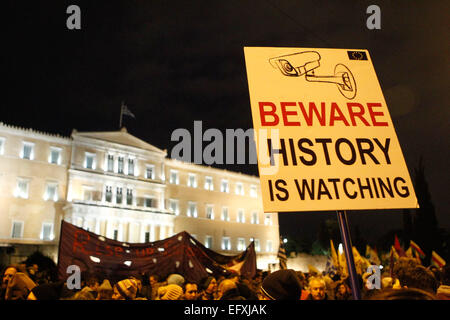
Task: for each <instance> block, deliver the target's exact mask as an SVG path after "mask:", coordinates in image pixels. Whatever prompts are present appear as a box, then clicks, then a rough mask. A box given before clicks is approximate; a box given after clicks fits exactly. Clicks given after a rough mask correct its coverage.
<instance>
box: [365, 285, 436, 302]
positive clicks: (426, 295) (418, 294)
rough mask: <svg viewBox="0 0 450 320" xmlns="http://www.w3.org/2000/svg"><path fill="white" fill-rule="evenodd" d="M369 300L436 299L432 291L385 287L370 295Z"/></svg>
mask: <svg viewBox="0 0 450 320" xmlns="http://www.w3.org/2000/svg"><path fill="white" fill-rule="evenodd" d="M369 300H436V297H435V296H434V295H433V294H431V293H430V292H427V291H424V290H420V289H416V288H401V289H383V290H380V291H379V292H377V293H375V294H374V295H372V296H370V298H369Z"/></svg>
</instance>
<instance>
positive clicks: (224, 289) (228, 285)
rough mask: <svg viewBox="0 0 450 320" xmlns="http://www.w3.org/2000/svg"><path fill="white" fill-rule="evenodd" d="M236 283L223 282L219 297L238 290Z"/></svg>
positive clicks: (228, 280) (220, 286) (231, 281)
mask: <svg viewBox="0 0 450 320" xmlns="http://www.w3.org/2000/svg"><path fill="white" fill-rule="evenodd" d="M236 288H237V287H236V282H235V281H233V280H231V279H225V280H223V281H222V282H220V284H219V287H218V293H219V297H222V296H223V295H224V294H225V292H227V291H229V290H232V289H236Z"/></svg>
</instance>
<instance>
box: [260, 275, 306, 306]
mask: <svg viewBox="0 0 450 320" xmlns="http://www.w3.org/2000/svg"><path fill="white" fill-rule="evenodd" d="M302 288H303V287H302V285H301V283H300V280H299V279H298V276H297V274H296V272H295V271H294V270H291V269H283V270H278V271H275V272H272V273H270V274H268V275H267V276H266V277H265V278H264V280H263V282H262V284H261V296H260V299H261V300H300V296H301V293H302Z"/></svg>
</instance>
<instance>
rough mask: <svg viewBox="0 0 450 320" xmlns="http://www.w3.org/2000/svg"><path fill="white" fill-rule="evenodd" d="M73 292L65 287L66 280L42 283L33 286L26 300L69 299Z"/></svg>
mask: <svg viewBox="0 0 450 320" xmlns="http://www.w3.org/2000/svg"><path fill="white" fill-rule="evenodd" d="M74 294H75V293H74V292H73V291H72V290H70V289H69V288H67V285H66V281H56V282H49V283H43V284H40V285H38V286H36V287H34V288H33V289H32V290H31V292H30V294H29V295H28V297H27V300H70V299H72V298H73V297H74Z"/></svg>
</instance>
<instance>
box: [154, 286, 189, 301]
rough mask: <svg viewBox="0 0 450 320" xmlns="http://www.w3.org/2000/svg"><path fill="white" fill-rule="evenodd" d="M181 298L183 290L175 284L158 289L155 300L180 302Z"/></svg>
mask: <svg viewBox="0 0 450 320" xmlns="http://www.w3.org/2000/svg"><path fill="white" fill-rule="evenodd" d="M182 296H183V288H181V287H180V286H179V285H177V284H168V285H167V286H164V287H159V288H158V298H157V300H180V299H181V297H182Z"/></svg>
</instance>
